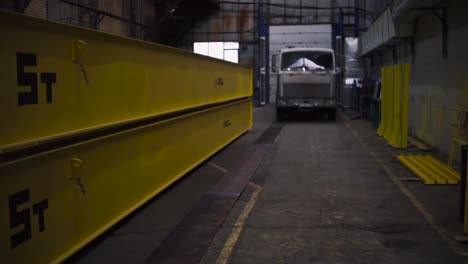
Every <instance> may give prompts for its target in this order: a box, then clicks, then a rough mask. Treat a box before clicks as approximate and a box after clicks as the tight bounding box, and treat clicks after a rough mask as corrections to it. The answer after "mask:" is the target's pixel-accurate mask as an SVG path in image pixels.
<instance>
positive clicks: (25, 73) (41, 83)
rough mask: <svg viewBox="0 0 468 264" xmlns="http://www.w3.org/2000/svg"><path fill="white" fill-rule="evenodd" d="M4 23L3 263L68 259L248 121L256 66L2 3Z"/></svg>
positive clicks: (0, 24) (0, 134) (0, 102)
mask: <svg viewBox="0 0 468 264" xmlns="http://www.w3.org/2000/svg"><path fill="white" fill-rule="evenodd" d="M0 29H1V32H2V41H1V42H0V57H1V58H2V64H1V65H0V67H1V69H2V71H0V77H1V80H2V81H3V83H2V87H0V89H1V91H2V97H0V107H1V111H0V121H1V122H2V126H1V128H2V129H1V130H0V146H1V148H0V150H1V151H0V201H1V203H0V263H32V262H34V263H50V262H54V263H55V262H61V261H63V260H64V259H65V258H67V257H68V256H70V255H71V254H73V253H74V252H76V251H77V250H78V249H80V248H81V247H83V246H84V245H85V244H86V243H88V242H89V241H91V240H92V239H94V238H95V237H97V236H98V235H99V234H101V233H102V232H104V231H105V230H107V229H108V228H109V227H110V226H112V225H113V224H115V223H116V222H117V221H119V220H120V219H122V218H123V217H125V216H126V215H128V214H129V213H130V212H132V211H133V210H135V209H136V208H138V207H139V206H140V205H142V204H143V203H145V202H146V201H148V200H149V199H150V198H151V197H153V196H154V195H156V194H157V193H159V192H160V191H162V190H163V189H164V188H166V187H167V186H168V185H170V184H171V183H173V182H174V181H176V180H177V179H179V178H180V177H182V176H183V175H184V174H186V173H187V172H188V171H189V170H191V169H192V168H194V167H195V166H197V165H198V164H200V163H201V162H203V161H204V160H205V159H206V158H208V157H209V156H210V155H212V154H214V153H215V152H216V151H218V150H220V149H221V148H223V147H224V146H225V145H226V144H228V143H229V142H231V141H233V140H234V139H236V138H237V137H238V136H240V135H241V134H242V133H244V132H246V131H247V130H248V129H249V128H250V127H252V99H251V95H252V87H251V81H252V80H251V71H250V70H249V69H246V68H243V67H240V66H237V65H234V64H230V63H225V62H221V61H217V60H214V59H210V58H204V57H201V56H198V55H193V54H191V53H187V52H183V51H179V50H176V49H172V48H167V47H163V46H158V45H154V44H150V43H146V42H141V41H135V40H131V39H125V38H121V37H117V36H112V35H108V34H102V33H98V32H93V31H89V30H85V29H80V28H75V27H70V26H66V25H59V24H54V23H49V22H45V21H39V20H36V19H32V18H25V17H21V16H17V15H12V14H7V13H0ZM75 40H82V41H83V42H81V41H78V42H76V41H75ZM33 55H34V56H33ZM34 65H35V66H34ZM86 80H88V81H86ZM34 87H36V88H37V91H38V93H37V96H36V94H35V93H34V92H32V91H33V88H34ZM183 109H185V111H176V110H183ZM163 114H165V115H163ZM148 118H150V119H148ZM139 120H143V121H145V122H143V121H142V122H140V121H139ZM148 120H149V121H148ZM116 124H120V125H121V126H120V127H118V129H117V130H115V129H114V130H112V129H110V128H113V127H116ZM122 124H123V125H124V126H122ZM110 125H113V126H110ZM103 127H104V128H106V129H107V130H103V129H102V128H103ZM98 128H99V129H98ZM83 135H87V137H86V138H82V139H81V140H78V141H77V138H78V139H80V136H83ZM54 142H61V143H60V144H58V145H57V144H56V145H54V144H55V143H54ZM52 143H54V144H52ZM41 146H48V147H49V148H47V149H41V148H39V151H35V150H36V147H41ZM28 150H32V152H31V153H29V152H28ZM15 151H16V152H18V151H20V152H19V153H20V155H19V156H18V157H16V156H13V157H14V158H11V157H10V158H6V159H4V160H3V161H2V159H1V157H3V156H4V155H8V154H9V153H15ZM21 151H26V152H24V153H23V152H21Z"/></svg>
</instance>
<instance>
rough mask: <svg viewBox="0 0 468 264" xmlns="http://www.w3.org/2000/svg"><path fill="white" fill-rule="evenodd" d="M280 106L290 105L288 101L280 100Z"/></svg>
mask: <svg viewBox="0 0 468 264" xmlns="http://www.w3.org/2000/svg"><path fill="white" fill-rule="evenodd" d="M279 104H280V105H288V101H287V100H284V99H280V100H279Z"/></svg>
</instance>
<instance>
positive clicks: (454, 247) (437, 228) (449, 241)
mask: <svg viewBox="0 0 468 264" xmlns="http://www.w3.org/2000/svg"><path fill="white" fill-rule="evenodd" d="M343 119H344V120H345V124H346V127H348V128H349V129H350V130H351V131H352V133H353V134H354V136H355V137H356V139H357V141H358V142H359V144H361V146H362V147H363V148H364V149H365V150H366V151H367V152H369V154H370V153H371V151H370V149H369V148H368V147H367V145H366V143H364V141H363V140H362V139H361V137H360V136H359V134H358V133H357V132H356V131H355V130H354V129H353V128H352V127H351V125H350V124H349V122H348V121H346V119H345V118H344V117H343ZM374 159H375V161H376V162H377V163H378V164H379V165H380V166H381V167H382V168H383V169H384V171H385V172H386V173H387V175H388V176H389V177H390V179H391V180H392V181H393V182H394V183H395V184H396V185H397V186H398V188H399V189H400V191H401V192H402V193H403V194H404V195H405V196H406V197H407V198H408V199H409V200H410V202H411V203H412V204H413V206H414V207H416V209H417V210H418V211H419V212H420V213H421V214H422V216H423V217H424V219H426V221H427V222H428V223H429V225H430V226H431V227H432V229H434V230H435V231H436V232H437V233H438V234H439V236H440V237H441V238H442V239H443V240H444V241H445V242H446V243H447V244H448V245H449V247H450V248H451V249H452V250H453V252H455V253H456V254H458V255H460V256H464V257H468V252H465V251H463V250H461V249H460V248H459V246H458V245H457V243H456V242H455V241H454V240H453V239H451V238H450V236H449V234H448V233H447V232H446V231H445V230H444V229H443V228H441V227H440V226H439V225H438V224H437V223H436V221H435V220H434V217H433V216H432V215H431V214H430V213H429V211H428V210H427V209H426V208H425V207H424V205H423V204H422V203H421V202H420V201H419V200H418V199H416V197H415V196H414V195H413V194H412V193H411V192H410V190H409V189H408V188H406V186H405V185H403V183H401V182H400V180H398V177H397V176H396V175H395V174H394V173H393V172H392V171H391V170H390V168H388V167H387V165H385V163H383V161H382V160H381V159H379V158H378V157H377V156H374Z"/></svg>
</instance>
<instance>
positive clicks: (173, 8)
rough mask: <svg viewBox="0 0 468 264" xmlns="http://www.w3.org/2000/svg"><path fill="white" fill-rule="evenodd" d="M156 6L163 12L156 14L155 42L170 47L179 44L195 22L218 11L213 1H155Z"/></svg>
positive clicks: (217, 5)
mask: <svg viewBox="0 0 468 264" xmlns="http://www.w3.org/2000/svg"><path fill="white" fill-rule="evenodd" d="M156 6H157V7H158V8H157V9H158V10H163V11H162V12H161V13H159V14H158V17H159V19H158V22H157V26H156V32H155V34H156V42H158V43H161V44H165V45H172V46H173V45H177V44H179V43H180V42H181V41H182V40H183V38H184V36H186V34H187V33H188V31H190V29H192V28H193V26H194V25H196V24H197V22H199V21H201V20H203V19H206V17H208V16H210V15H211V14H213V13H214V12H215V11H217V10H219V4H218V3H216V2H215V1H213V0H197V1H193V0H179V1H165V0H157V1H156ZM161 7H162V8H161Z"/></svg>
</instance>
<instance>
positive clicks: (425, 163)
mask: <svg viewBox="0 0 468 264" xmlns="http://www.w3.org/2000/svg"><path fill="white" fill-rule="evenodd" d="M397 159H398V160H399V161H400V162H401V163H402V164H403V165H404V166H405V167H406V168H408V169H409V170H410V171H411V172H412V173H413V174H415V175H416V176H418V177H419V178H421V180H422V181H423V182H424V184H458V183H459V182H460V173H459V172H457V171H456V170H454V169H452V168H450V167H449V166H447V165H446V164H444V163H442V162H441V161H439V160H437V159H436V158H434V157H432V156H431V155H420V154H418V155H399V156H397Z"/></svg>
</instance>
